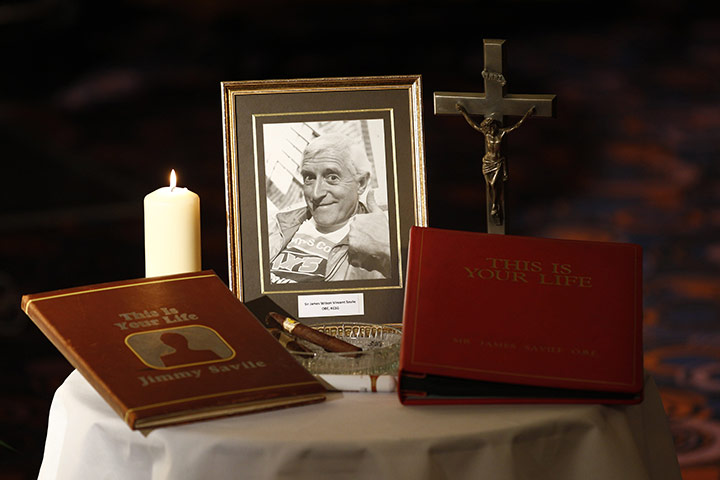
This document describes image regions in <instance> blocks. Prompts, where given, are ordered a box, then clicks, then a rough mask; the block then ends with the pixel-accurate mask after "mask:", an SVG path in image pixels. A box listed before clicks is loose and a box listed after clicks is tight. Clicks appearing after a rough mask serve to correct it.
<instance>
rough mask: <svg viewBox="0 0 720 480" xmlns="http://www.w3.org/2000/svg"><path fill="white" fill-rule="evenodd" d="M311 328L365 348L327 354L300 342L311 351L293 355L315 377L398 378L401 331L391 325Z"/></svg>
mask: <svg viewBox="0 0 720 480" xmlns="http://www.w3.org/2000/svg"><path fill="white" fill-rule="evenodd" d="M312 328H314V329H316V330H319V331H321V332H323V333H326V334H328V335H332V336H334V337H337V338H339V339H341V340H344V341H346V342H348V343H351V344H353V345H356V346H358V347H360V348H362V351H359V352H327V351H325V350H324V349H322V347H319V346H317V345H315V344H313V343H310V342H307V341H305V340H302V339H299V340H298V342H299V343H301V344H302V345H303V346H305V347H307V348H308V349H309V350H310V352H292V354H293V356H294V357H295V358H296V359H297V361H298V362H300V364H301V365H302V366H304V367H305V368H306V369H307V370H308V371H309V372H310V373H312V374H315V375H323V374H340V375H347V374H351V375H396V374H397V369H398V364H399V359H400V338H401V335H402V332H401V331H400V330H398V329H397V328H394V327H391V326H388V325H374V324H370V323H358V322H339V323H322V324H318V325H313V326H312Z"/></svg>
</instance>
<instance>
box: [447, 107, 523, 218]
mask: <svg viewBox="0 0 720 480" xmlns="http://www.w3.org/2000/svg"><path fill="white" fill-rule="evenodd" d="M455 108H456V109H457V110H458V111H459V112H460V113H461V114H462V116H463V117H464V118H465V120H466V121H467V123H468V124H470V126H471V127H473V128H474V129H475V130H477V131H478V132H480V133H482V134H483V135H484V136H485V155H484V156H483V158H482V172H483V175H484V176H485V183H486V184H487V188H488V194H489V197H490V202H491V207H490V217H491V218H492V220H493V222H494V223H495V225H502V224H503V219H502V208H501V206H500V201H501V200H502V194H498V193H499V192H500V190H501V189H502V183H503V182H505V181H507V178H508V172H507V164H506V163H505V157H504V156H503V154H502V151H501V149H500V147H501V146H502V139H503V137H504V136H505V134H506V133H509V132H512V131H513V130H515V129H516V128H518V127H519V126H520V125H522V124H523V122H524V121H525V120H526V119H527V118H528V117H529V116H530V115H532V114H533V112H535V106H534V105H533V106H532V107H530V110H528V111H527V112H526V113H525V115H523V117H522V118H521V119H520V120H518V122H517V123H516V124H515V125H512V126H510V127H500V125H499V123H498V122H497V121H496V120H494V119H493V118H492V117H488V118H485V119H484V120H483V121H482V122H480V124H478V123H477V122H475V120H473V119H472V118H470V115H469V114H468V113H467V110H465V108H464V107H463V106H462V105H460V104H459V103H457V104H455ZM498 177H499V178H498ZM498 179H499V180H500V183H498Z"/></svg>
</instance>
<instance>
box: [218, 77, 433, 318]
mask: <svg viewBox="0 0 720 480" xmlns="http://www.w3.org/2000/svg"><path fill="white" fill-rule="evenodd" d="M221 86H222V99H223V118H224V126H225V130H224V143H225V171H226V179H225V182H226V202H227V203H226V205H227V222H228V224H227V226H228V267H229V279H230V288H231V289H232V291H233V292H234V293H235V295H236V296H237V297H238V298H239V299H240V300H242V301H243V302H246V303H248V304H250V303H251V302H254V301H260V300H262V301H265V302H269V303H270V304H271V305H274V306H276V309H279V310H282V311H284V312H285V313H287V314H289V315H292V316H294V317H296V318H299V319H300V320H302V321H303V322H307V323H311V324H312V323H320V322H322V321H326V320H327V319H328V318H329V317H342V319H343V320H344V321H358V322H365V323H374V324H398V323H400V322H401V321H402V302H403V296H404V286H405V278H404V275H405V268H406V261H407V246H408V237H409V230H410V227H411V226H413V225H418V226H425V225H426V223H427V218H426V217H427V213H426V198H425V172H424V168H425V167H424V151H423V134H422V108H421V79H420V77H419V76H383V77H352V78H323V79H294V80H265V81H249V82H223V83H222V85H221Z"/></svg>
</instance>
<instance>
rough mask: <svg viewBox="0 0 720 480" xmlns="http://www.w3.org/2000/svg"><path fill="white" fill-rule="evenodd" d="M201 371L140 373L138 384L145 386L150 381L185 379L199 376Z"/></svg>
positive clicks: (162, 381)
mask: <svg viewBox="0 0 720 480" xmlns="http://www.w3.org/2000/svg"><path fill="white" fill-rule="evenodd" d="M201 373H202V371H201V370H200V369H199V368H198V369H193V370H181V371H179V372H173V373H160V374H157V375H141V376H139V377H137V378H138V380H140V384H141V386H143V387H147V386H148V385H150V384H151V383H164V382H172V381H174V380H185V379H188V378H200V374H201Z"/></svg>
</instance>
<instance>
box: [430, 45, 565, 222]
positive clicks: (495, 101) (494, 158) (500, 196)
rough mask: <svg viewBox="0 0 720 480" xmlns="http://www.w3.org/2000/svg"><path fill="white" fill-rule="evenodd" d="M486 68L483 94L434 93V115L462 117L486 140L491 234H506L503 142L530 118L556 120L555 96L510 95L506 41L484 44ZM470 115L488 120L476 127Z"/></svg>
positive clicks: (484, 70)
mask: <svg viewBox="0 0 720 480" xmlns="http://www.w3.org/2000/svg"><path fill="white" fill-rule="evenodd" d="M483 46H484V56H485V68H484V69H483V71H482V77H483V81H484V84H485V92H484V93H458V92H435V94H434V97H435V114H436V115H437V114H453V115H462V116H463V117H465V120H466V121H467V122H468V123H469V124H470V125H471V126H472V127H473V128H474V129H475V130H478V131H479V132H481V133H483V134H484V136H485V155H484V156H483V174H484V176H485V182H486V195H485V196H486V199H487V201H486V203H487V229H488V233H498V234H504V233H505V225H506V215H505V201H504V197H505V195H504V182H505V181H506V180H507V164H506V160H505V157H504V155H503V154H502V149H501V147H502V138H503V136H504V135H505V134H506V133H509V132H511V131H512V130H514V129H516V128H517V127H519V126H520V125H521V124H522V123H523V122H524V121H525V120H526V119H527V118H528V117H529V116H531V115H536V116H540V117H554V116H555V104H556V101H555V95H533V94H512V93H507V92H506V90H507V81H506V80H505V76H504V73H503V72H504V71H505V68H504V67H505V62H506V59H505V40H495V39H485V40H483ZM471 115H483V116H484V117H485V119H484V120H483V121H482V122H481V123H480V124H477V123H475V122H474V121H473V120H472V118H471ZM511 115H514V116H519V117H522V118H521V120H520V121H519V122H517V123H515V124H514V125H512V126H510V127H506V128H503V121H504V117H505V116H511Z"/></svg>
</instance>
